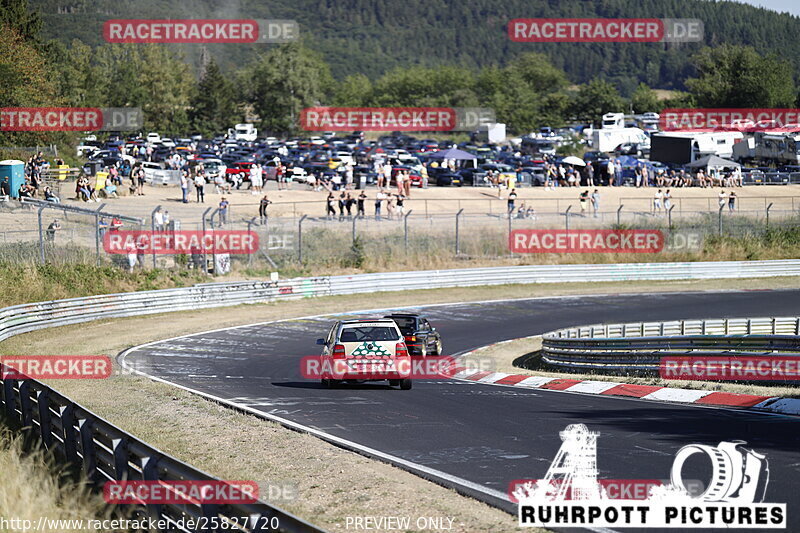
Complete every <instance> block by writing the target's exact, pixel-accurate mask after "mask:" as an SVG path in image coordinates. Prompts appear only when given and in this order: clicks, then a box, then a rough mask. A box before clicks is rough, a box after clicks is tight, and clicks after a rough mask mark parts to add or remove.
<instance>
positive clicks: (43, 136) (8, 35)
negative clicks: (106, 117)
mask: <svg viewBox="0 0 800 533" xmlns="http://www.w3.org/2000/svg"><path fill="white" fill-rule="evenodd" d="M0 102H2V104H0V106H2V107H56V106H59V105H61V103H62V102H61V99H60V98H59V94H58V84H57V83H56V82H55V80H54V79H53V77H52V75H51V73H50V72H49V71H48V68H47V63H46V60H45V58H44V56H43V54H42V52H41V51H40V50H39V49H38V48H37V47H36V46H35V45H34V44H33V43H31V42H30V41H26V40H25V39H24V38H23V37H22V36H21V35H20V34H18V33H17V32H16V30H12V29H11V28H8V27H5V28H0ZM61 137H63V135H57V134H53V133H48V132H13V131H2V132H0V145H2V144H27V145H30V144H37V143H49V142H54V141H55V140H57V139H60V138H61Z"/></svg>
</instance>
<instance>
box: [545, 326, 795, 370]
mask: <svg viewBox="0 0 800 533" xmlns="http://www.w3.org/2000/svg"><path fill="white" fill-rule="evenodd" d="M777 354H779V355H789V356H796V357H798V358H800V317H762V318H729V319H726V318H722V319H707V320H673V321H669V322H636V323H628V324H596V325H591V326H581V327H577V328H566V329H561V330H557V331H553V332H550V333H546V334H545V335H543V336H542V359H543V361H544V362H546V363H548V364H550V365H553V366H557V367H563V368H566V369H570V370H581V369H583V370H605V371H612V372H619V373H645V374H647V373H658V369H659V362H660V360H661V358H662V357H664V356H667V355H693V356H718V355H777Z"/></svg>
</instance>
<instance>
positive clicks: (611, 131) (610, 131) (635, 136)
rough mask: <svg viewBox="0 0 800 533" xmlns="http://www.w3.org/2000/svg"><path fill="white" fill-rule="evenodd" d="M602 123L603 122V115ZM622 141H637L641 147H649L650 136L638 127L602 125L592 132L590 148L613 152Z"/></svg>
mask: <svg viewBox="0 0 800 533" xmlns="http://www.w3.org/2000/svg"><path fill="white" fill-rule="evenodd" d="M619 115H622V113H619ZM623 120H624V119H623ZM603 124H605V116H604V117H603ZM623 143H639V144H640V145H642V147H649V146H650V138H649V137H648V136H647V134H646V133H645V132H644V131H643V130H642V129H640V128H606V127H605V126H604V127H602V128H600V129H599V130H594V131H593V132H592V148H593V149H594V150H597V151H598V152H613V151H614V149H615V148H616V147H617V146H619V145H620V144H623Z"/></svg>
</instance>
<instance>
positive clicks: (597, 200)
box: [592, 189, 600, 218]
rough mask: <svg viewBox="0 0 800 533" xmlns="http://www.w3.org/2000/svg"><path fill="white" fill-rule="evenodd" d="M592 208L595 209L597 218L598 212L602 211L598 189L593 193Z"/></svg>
mask: <svg viewBox="0 0 800 533" xmlns="http://www.w3.org/2000/svg"><path fill="white" fill-rule="evenodd" d="M592 209H593V210H594V217H595V218H597V212H598V211H600V193H599V192H598V191H597V189H595V190H594V192H593V193H592Z"/></svg>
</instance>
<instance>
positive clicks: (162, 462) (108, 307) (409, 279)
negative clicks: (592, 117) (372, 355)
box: [0, 260, 800, 531]
mask: <svg viewBox="0 0 800 533" xmlns="http://www.w3.org/2000/svg"><path fill="white" fill-rule="evenodd" d="M769 276H800V260H778V261H752V262H711V263H629V264H608V265H535V266H518V267H498V268H476V269H462V270H430V271H417V272H389V273H379V274H359V275H352V276H331V277H319V278H297V279H289V280H282V281H275V282H273V281H239V282H222V283H204V284H198V285H194V286H192V287H185V288H177V289H165V290H157V291H142V292H131V293H121V294H108V295H101V296H90V297H85V298H71V299H66V300H54V301H48V302H38V303H31V304H22V305H16V306H12V307H6V308H4V309H0V341H3V340H5V339H8V338H10V337H12V336H14V335H19V334H22V333H26V332H30V331H34V330H39V329H44V328H49V327H57V326H65V325H70V324H76V323H80V322H88V321H92V320H98V319H108V318H119V317H129V316H140V315H147V314H155V313H166V312H173V311H189V310H197V309H205V308H214V307H223V306H232V305H240V304H247V303H264V302H272V301H276V300H291V299H298V298H305V297H314V296H329V295H344V294H359V293H373V292H378V291H400V290H414V289H435V288H451V287H471V286H490V285H506V284H514V283H520V284H523V283H550V282H586V281H596V282H600V281H622V280H670V279H705V278H713V279H721V278H740V277H769ZM598 327H601V326H598ZM603 331H606V332H608V331H609V330H607V329H606V330H603ZM645 331H647V332H649V331H650V330H649V329H647V328H645ZM575 337H576V338H580V332H579V333H576V335H575ZM567 338H569V337H566V336H565V337H564V339H567ZM0 383H2V387H0V391H2V404H0V408H2V409H4V410H5V412H6V413H7V414H8V415H9V417H10V418H12V419H14V420H17V421H19V422H20V423H21V424H22V425H23V426H29V427H31V428H33V429H31V431H33V432H34V433H35V435H36V436H37V437H38V438H39V439H40V440H41V441H42V442H43V444H44V445H45V446H46V447H52V448H54V449H57V450H58V453H59V454H61V455H62V456H63V458H64V459H65V460H68V461H72V462H76V463H78V464H79V465H81V466H82V468H83V469H84V471H86V472H87V474H89V475H90V477H92V478H93V479H95V480H96V481H98V482H102V481H103V480H105V479H118V478H120V477H121V476H124V475H127V476H129V477H128V478H127V479H138V478H137V477H136V476H145V475H146V476H161V477H158V479H172V478H174V477H175V476H183V477H182V478H180V479H201V480H202V479H209V476H208V474H205V473H203V472H200V471H198V470H195V469H193V468H192V467H190V466H188V465H186V464H184V463H182V462H180V461H178V460H177V459H174V458H172V457H169V456H168V455H166V454H164V453H162V452H159V451H158V450H156V449H154V448H152V447H150V446H148V445H147V444H145V443H144V442H141V441H139V440H137V439H136V438H135V437H133V436H131V435H130V434H128V433H125V432H124V431H122V430H121V429H119V428H116V427H114V426H113V425H111V424H110V423H108V422H106V421H105V420H103V419H101V418H100V417H98V416H97V415H95V414H93V413H91V412H90V411H88V410H86V409H84V408H83V407H81V406H80V405H78V404H76V403H74V402H72V401H71V400H69V399H68V398H66V397H64V396H61V395H59V394H58V393H57V392H56V391H55V390H53V389H51V388H49V387H48V386H46V385H44V384H43V383H40V382H38V381H36V380H24V381H16V380H11V379H6V380H0ZM148 465H158V468H155V466H148ZM148 468H152V470H148ZM148 512H151V513H161V515H160V516H169V517H171V518H172V519H174V517H175V516H178V515H175V514H174V513H178V512H181V513H184V514H183V515H182V516H194V515H195V514H196V513H198V512H199V513H239V512H246V513H250V514H249V516H280V517H284V518H280V523H281V528H282V529H281V530H283V531H319V530H318V529H317V528H315V527H314V526H311V525H310V524H307V523H305V522H303V521H302V520H300V519H298V518H296V517H293V516H291V515H289V514H288V513H285V512H284V511H281V510H279V509H277V508H274V507H271V506H269V505H267V504H265V503H262V504H256V505H254V506H252V507H250V506H248V507H246V508H244V507H235V508H234V507H232V508H230V509H226V508H221V507H219V508H209V507H205V506H201V507H200V508H199V509H187V508H183V507H175V508H173V507H165V506H161V507H160V508H152V506H151V508H149V510H148ZM169 513H173V514H169ZM258 513H261V514H260V515H259V514H258ZM227 516H234V515H231V514H229V515H227ZM256 522H257V524H261V523H262V522H263V521H260V520H256ZM256 530H257V529H253V531H256ZM248 531H250V530H248Z"/></svg>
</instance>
